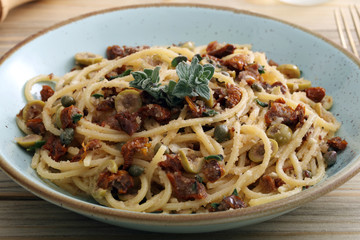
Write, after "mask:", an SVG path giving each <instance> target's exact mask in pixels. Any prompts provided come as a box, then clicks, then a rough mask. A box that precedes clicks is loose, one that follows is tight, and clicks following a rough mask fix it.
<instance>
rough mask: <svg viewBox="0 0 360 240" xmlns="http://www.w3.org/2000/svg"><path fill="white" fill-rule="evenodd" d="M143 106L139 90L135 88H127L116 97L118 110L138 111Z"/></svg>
mask: <svg viewBox="0 0 360 240" xmlns="http://www.w3.org/2000/svg"><path fill="white" fill-rule="evenodd" d="M141 106H142V100H141V96H140V93H139V91H137V90H135V89H126V90H123V91H121V92H120V93H119V94H118V95H117V96H116V98H115V109H116V111H117V112H125V111H127V112H130V113H133V112H136V111H137V110H139V109H140V108H141Z"/></svg>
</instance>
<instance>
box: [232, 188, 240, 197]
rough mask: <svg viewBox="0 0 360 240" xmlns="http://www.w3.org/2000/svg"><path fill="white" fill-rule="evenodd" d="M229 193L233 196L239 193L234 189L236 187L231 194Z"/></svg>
mask: <svg viewBox="0 0 360 240" xmlns="http://www.w3.org/2000/svg"><path fill="white" fill-rule="evenodd" d="M231 195H234V196H239V193H238V191H237V190H236V188H235V189H234V191H233V192H232V194H231Z"/></svg>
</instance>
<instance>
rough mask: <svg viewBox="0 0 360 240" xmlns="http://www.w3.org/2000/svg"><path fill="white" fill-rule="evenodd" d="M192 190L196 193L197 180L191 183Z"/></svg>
mask: <svg viewBox="0 0 360 240" xmlns="http://www.w3.org/2000/svg"><path fill="white" fill-rule="evenodd" d="M192 190H193V191H194V192H195V193H198V182H197V181H195V182H194V184H193V185H192Z"/></svg>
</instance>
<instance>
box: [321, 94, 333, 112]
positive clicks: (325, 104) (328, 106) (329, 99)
mask: <svg viewBox="0 0 360 240" xmlns="http://www.w3.org/2000/svg"><path fill="white" fill-rule="evenodd" d="M321 104H322V105H323V107H324V108H325V109H326V110H330V109H331V107H332V105H333V98H332V97H331V96H328V95H325V97H324V98H323V99H322V100H321Z"/></svg>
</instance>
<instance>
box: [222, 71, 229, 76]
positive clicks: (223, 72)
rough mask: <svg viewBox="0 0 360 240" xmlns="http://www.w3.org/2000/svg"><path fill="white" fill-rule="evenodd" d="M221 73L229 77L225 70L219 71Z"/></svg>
mask: <svg viewBox="0 0 360 240" xmlns="http://www.w3.org/2000/svg"><path fill="white" fill-rule="evenodd" d="M221 74H222V75H224V76H227V77H230V73H228V72H226V71H221Z"/></svg>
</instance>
